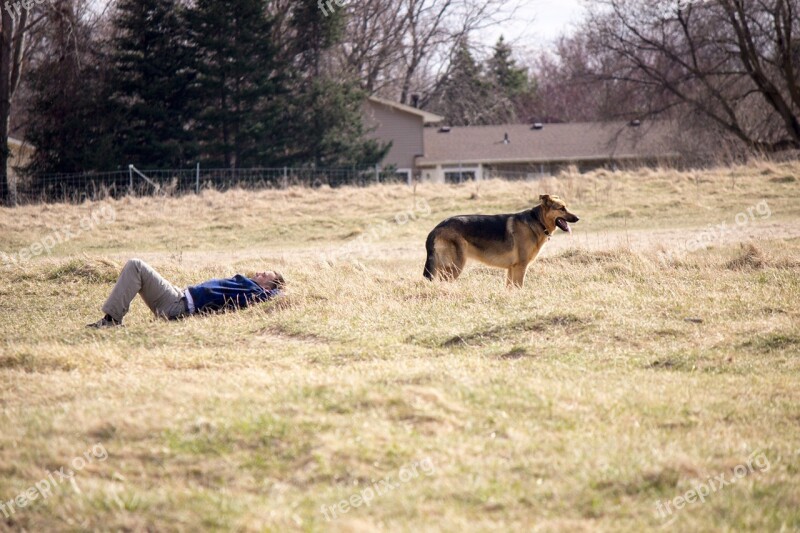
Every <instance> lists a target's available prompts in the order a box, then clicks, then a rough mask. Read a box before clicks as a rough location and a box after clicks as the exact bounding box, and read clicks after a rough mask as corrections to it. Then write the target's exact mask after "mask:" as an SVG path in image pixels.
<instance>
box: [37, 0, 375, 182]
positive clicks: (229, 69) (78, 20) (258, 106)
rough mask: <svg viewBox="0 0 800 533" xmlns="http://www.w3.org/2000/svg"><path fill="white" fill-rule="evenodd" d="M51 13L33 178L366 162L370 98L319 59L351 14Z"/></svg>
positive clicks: (232, 3)
mask: <svg viewBox="0 0 800 533" xmlns="http://www.w3.org/2000/svg"><path fill="white" fill-rule="evenodd" d="M92 7H93V6H92V4H86V5H84V4H81V3H80V2H76V1H59V2H57V4H55V6H54V9H45V10H43V12H42V16H44V17H46V18H47V21H46V23H45V24H43V25H42V26H41V29H40V33H39V34H38V35H37V38H38V41H39V45H40V47H39V55H38V57H35V58H33V60H32V61H31V64H30V69H29V71H28V72H27V75H26V82H27V85H26V89H27V94H26V95H25V98H24V100H25V104H26V105H25V109H24V118H25V124H24V129H25V137H26V139H27V140H28V141H29V142H30V143H31V144H32V145H33V146H35V147H36V151H35V155H34V158H33V161H32V162H31V165H30V166H29V167H28V168H27V169H26V170H27V172H29V173H37V174H38V173H47V172H85V171H92V170H98V171H103V170H113V169H115V168H119V167H120V165H125V164H127V163H133V164H136V165H137V166H140V167H143V168H151V169H152V168H184V167H189V166H194V164H195V163H196V162H201V163H202V164H203V165H204V166H212V167H221V168H246V167H256V166H285V165H288V166H294V165H314V166H324V167H335V166H340V165H370V164H374V163H376V162H378V161H379V160H380V159H381V158H382V156H383V154H384V153H385V150H386V149H387V147H385V146H379V145H378V144H377V143H376V142H374V141H370V140H365V138H364V136H363V133H364V131H363V128H362V122H361V106H362V103H363V98H364V92H363V91H362V90H361V87H360V86H359V84H358V81H357V80H354V79H352V78H346V77H339V78H336V77H333V76H330V75H328V74H327V73H323V72H322V71H321V69H320V58H321V57H323V55H324V54H325V52H326V50H329V49H331V48H332V47H333V46H335V45H337V44H338V43H339V42H340V41H341V39H342V36H343V33H344V29H345V13H344V12H343V11H341V12H339V13H333V14H329V15H328V16H324V15H323V14H322V13H321V11H320V10H319V8H318V7H317V2H316V0H313V1H312V0H297V1H294V2H292V4H291V6H287V7H288V9H287V10H285V11H281V12H278V11H276V10H275V9H270V8H271V7H274V6H271V2H267V1H264V0H227V1H225V2H220V1H218V0H197V1H196V2H194V3H189V4H186V3H184V2H181V1H178V0H119V1H118V2H116V3H115V4H114V5H112V7H111V11H110V12H109V14H108V15H107V16H103V17H99V18H98V17H94V18H93V17H91V16H88V15H87V10H89V9H91V8H92Z"/></svg>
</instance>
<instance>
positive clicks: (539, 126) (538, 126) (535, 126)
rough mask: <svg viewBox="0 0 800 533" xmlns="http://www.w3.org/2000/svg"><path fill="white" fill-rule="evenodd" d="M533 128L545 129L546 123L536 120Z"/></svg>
mask: <svg viewBox="0 0 800 533" xmlns="http://www.w3.org/2000/svg"><path fill="white" fill-rule="evenodd" d="M531 129H532V130H543V129H544V124H542V123H541V122H534V124H533V126H531Z"/></svg>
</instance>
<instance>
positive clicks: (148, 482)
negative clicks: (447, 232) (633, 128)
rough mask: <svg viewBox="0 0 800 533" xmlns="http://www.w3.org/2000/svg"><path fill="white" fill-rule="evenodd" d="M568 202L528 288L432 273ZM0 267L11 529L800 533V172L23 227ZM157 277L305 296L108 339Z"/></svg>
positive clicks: (490, 190)
mask: <svg viewBox="0 0 800 533" xmlns="http://www.w3.org/2000/svg"><path fill="white" fill-rule="evenodd" d="M541 193H555V194H560V195H561V196H562V197H563V198H565V199H566V200H567V202H568V204H569V206H570V208H571V210H572V211H574V212H575V213H577V214H578V215H579V216H580V217H581V222H580V223H578V224H575V225H574V226H573V229H574V232H573V235H572V236H569V235H567V234H565V233H559V234H558V235H557V236H555V237H553V239H552V240H551V241H550V242H549V243H548V244H547V245H546V246H545V248H544V251H543V253H542V255H541V256H540V259H539V260H538V261H537V262H536V263H534V264H532V265H531V267H530V270H529V273H528V278H527V280H526V284H525V287H524V288H523V289H521V290H509V289H506V288H505V286H504V273H503V272H501V271H498V270H491V269H488V268H485V267H481V266H479V265H472V266H470V267H468V269H467V271H466V272H465V274H464V276H463V277H462V278H461V279H460V280H458V281H457V282H456V283H453V284H443V283H435V284H431V283H428V282H426V281H425V280H424V279H423V278H422V268H423V262H424V257H425V250H424V239H425V236H426V235H427V233H428V231H430V230H431V229H432V228H433V227H434V226H435V225H436V223H438V222H439V221H440V220H441V219H443V218H445V217H447V216H451V215H455V214H464V213H501V212H515V211H520V210H523V209H525V208H529V207H532V206H533V202H534V199H535V198H538V195H539V194H541ZM93 214H94V218H92V215H93ZM87 217H88V218H87ZM81 224H83V227H82V226H81ZM59 241H60V242H59ZM45 248H47V249H48V250H45ZM0 251H2V252H4V253H5V254H6V255H7V257H6V256H0V261H2V262H3V263H2V266H0V502H2V506H0V530H4V529H7V530H13V531H51V530H52V531H55V530H59V531H83V530H119V531H205V530H238V531H293V530H297V531H359V532H361V531H459V532H462V531H642V530H660V529H666V530H672V531H742V530H745V531H746V530H750V531H797V530H800V165H798V164H782V165H778V164H770V163H762V164H753V165H750V166H745V167H736V168H724V169H717V170H712V171H702V172H692V173H680V172H677V171H671V170H663V171H662V170H659V171H656V170H642V171H637V172H629V173H622V172H620V173H607V172H598V173H594V174H589V175H583V176H578V175H564V176H560V177H558V178H552V179H547V180H544V181H540V182H531V183H505V182H485V183H481V184H479V185H478V184H474V183H473V184H466V185H461V186H445V185H430V184H423V185H420V186H418V187H416V189H411V188H408V187H405V186H388V185H387V186H377V187H372V188H366V189H351V188H341V189H333V190H331V189H325V188H323V189H317V190H304V189H291V190H286V191H264V192H257V193H248V192H243V191H232V192H228V193H225V194H221V193H217V192H212V191H207V192H204V193H203V194H202V195H200V196H188V197H182V198H125V199H122V200H118V201H112V200H108V201H103V202H94V203H85V204H83V205H79V206H75V205H46V206H41V205H40V206H24V207H18V208H14V209H0ZM131 257H140V258H142V259H144V260H146V261H148V262H150V263H151V264H152V265H153V266H155V267H156V268H157V269H158V270H160V271H161V272H162V273H164V274H165V275H166V276H167V277H168V278H170V279H171V280H172V281H173V282H174V283H175V284H177V285H181V286H184V285H187V284H191V283H196V282H200V281H203V280H205V279H208V278H211V277H219V276H230V275H233V274H234V273H237V272H242V273H247V272H252V271H255V270H256V269H260V268H277V269H279V270H281V271H283V272H284V274H285V275H286V277H287V279H288V280H289V282H290V288H289V290H288V293H287V294H286V296H285V297H283V298H282V299H280V300H278V301H273V302H269V303H267V304H264V305H262V306H260V307H257V308H251V309H247V310H244V311H241V312H239V313H231V314H221V315H215V316H206V317H193V318H190V319H188V320H185V321H181V322H171V323H168V322H162V321H158V320H155V319H153V318H152V317H151V316H150V315H149V314H148V311H147V309H146V307H145V305H144V304H143V303H142V302H141V301H140V300H137V301H136V302H135V303H134V305H133V307H132V312H131V314H130V315H129V316H128V317H127V319H126V321H125V324H126V325H125V327H124V328H118V329H114V330H103V331H94V330H88V329H86V328H85V327H84V325H85V324H86V323H88V322H90V321H94V320H97V319H98V318H100V316H101V313H100V312H99V306H100V305H101V303H102V302H103V300H104V298H105V296H106V295H107V294H108V292H109V291H110V289H111V287H112V283H113V282H114V280H115V279H116V274H117V272H118V269H119V268H120V267H121V265H122V264H124V261H125V260H126V259H128V258H131ZM691 491H694V492H691Z"/></svg>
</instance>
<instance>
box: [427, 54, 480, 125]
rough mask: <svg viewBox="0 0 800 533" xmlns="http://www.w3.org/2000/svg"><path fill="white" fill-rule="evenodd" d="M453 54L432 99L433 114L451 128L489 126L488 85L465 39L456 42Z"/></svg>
mask: <svg viewBox="0 0 800 533" xmlns="http://www.w3.org/2000/svg"><path fill="white" fill-rule="evenodd" d="M453 54H454V55H453V59H452V62H451V65H450V71H449V72H448V74H447V77H446V78H445V80H444V81H443V82H442V84H441V87H440V89H439V91H438V94H437V95H436V98H435V99H434V105H433V109H434V111H435V112H438V113H439V114H441V115H443V116H444V117H445V119H446V120H447V123H448V124H450V125H452V126H476V125H483V124H488V123H491V122H492V119H491V117H490V116H489V113H488V111H489V105H488V102H489V99H490V96H491V95H490V84H489V83H488V82H487V80H486V79H485V78H484V76H483V74H482V72H481V67H480V65H479V64H478V63H477V62H476V61H475V58H474V57H473V56H472V52H471V51H470V48H469V42H468V41H467V39H460V40H459V41H458V42H457V43H456V47H455V50H454V52H453Z"/></svg>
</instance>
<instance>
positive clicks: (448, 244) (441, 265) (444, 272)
mask: <svg viewBox="0 0 800 533" xmlns="http://www.w3.org/2000/svg"><path fill="white" fill-rule="evenodd" d="M436 256H437V257H436V263H437V265H438V271H439V274H440V276H441V277H442V279H445V280H447V281H454V280H456V279H458V276H460V275H461V272H463V270H464V265H466V263H467V256H466V253H465V252H464V247H463V245H462V244H461V243H458V242H455V241H451V240H447V241H445V240H441V241H438V242H437V243H436Z"/></svg>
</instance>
